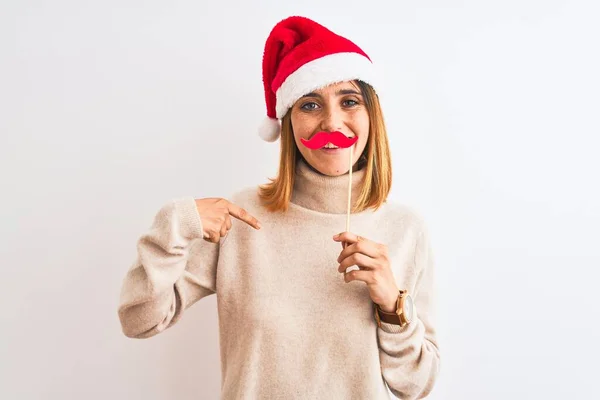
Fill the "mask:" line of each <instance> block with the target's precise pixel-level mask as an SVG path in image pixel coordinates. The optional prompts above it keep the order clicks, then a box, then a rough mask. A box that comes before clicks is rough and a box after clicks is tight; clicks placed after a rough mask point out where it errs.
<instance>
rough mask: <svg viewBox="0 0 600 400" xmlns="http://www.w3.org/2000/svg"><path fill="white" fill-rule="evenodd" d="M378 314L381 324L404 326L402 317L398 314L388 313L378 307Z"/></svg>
mask: <svg viewBox="0 0 600 400" xmlns="http://www.w3.org/2000/svg"><path fill="white" fill-rule="evenodd" d="M377 314H379V319H380V320H381V322H387V323H388V324H395V325H402V322H401V321H400V317H399V316H398V314H396V313H388V312H385V311H383V310H381V309H380V308H379V307H377Z"/></svg>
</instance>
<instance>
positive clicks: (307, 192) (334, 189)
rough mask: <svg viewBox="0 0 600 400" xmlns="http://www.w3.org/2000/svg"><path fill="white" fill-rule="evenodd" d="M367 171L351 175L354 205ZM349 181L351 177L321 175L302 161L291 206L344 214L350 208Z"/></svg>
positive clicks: (296, 177)
mask: <svg viewBox="0 0 600 400" xmlns="http://www.w3.org/2000/svg"><path fill="white" fill-rule="evenodd" d="M365 169H366V168H364V167H363V168H362V169H359V170H357V171H354V170H353V171H352V204H354V202H355V201H356V200H357V199H358V195H359V194H360V190H361V188H362V184H363V181H364V177H365ZM348 179H349V174H348V173H346V174H344V175H340V176H329V175H324V174H321V173H320V172H318V171H316V170H314V169H313V168H312V167H311V166H310V165H308V164H307V161H305V160H304V159H303V158H302V157H300V158H299V159H298V161H297V162H296V173H295V178H294V189H293V192H292V198H291V202H292V203H294V204H296V205H299V206H301V207H304V208H308V209H311V210H314V211H318V212H323V213H329V214H345V213H346V211H347V208H348Z"/></svg>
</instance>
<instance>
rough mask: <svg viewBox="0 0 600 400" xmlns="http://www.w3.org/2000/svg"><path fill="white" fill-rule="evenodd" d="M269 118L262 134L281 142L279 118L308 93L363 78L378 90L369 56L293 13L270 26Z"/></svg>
mask: <svg viewBox="0 0 600 400" xmlns="http://www.w3.org/2000/svg"><path fill="white" fill-rule="evenodd" d="M262 68H263V83H264V89H265V101H266V105H267V118H266V119H265V120H264V122H263V123H262V124H261V126H260V128H259V136H260V137H261V138H262V139H263V140H265V141H267V142H274V141H276V140H277V139H278V138H279V136H280V134H281V122H280V119H281V118H282V117H283V116H284V115H285V114H286V113H287V111H288V110H289V109H290V108H291V107H292V106H293V105H294V103H295V102H296V100H298V99H299V98H300V97H302V96H303V95H305V94H307V93H310V92H312V91H314V90H317V89H320V88H323V87H325V86H327V85H329V84H332V83H337V82H343V81H350V80H354V79H358V80H361V81H364V82H366V83H369V84H370V85H371V86H373V88H374V89H375V90H377V85H376V81H377V76H376V73H375V69H374V67H373V63H372V62H371V59H370V58H369V56H367V54H366V53H365V52H364V51H362V50H361V49H360V47H358V46H357V45H356V44H354V43H352V42H351V41H350V40H348V39H346V38H344V37H342V36H339V35H337V34H335V33H333V32H332V31H330V30H329V29H327V28H325V27H324V26H322V25H320V24H318V23H316V22H315V21H312V20H310V19H308V18H305V17H299V16H292V17H289V18H286V19H284V20H283V21H281V22H279V23H278V24H277V25H275V27H274V28H273V29H272V30H271V33H270V34H269V37H268V38H267V41H266V43H265V50H264V54H263V62H262Z"/></svg>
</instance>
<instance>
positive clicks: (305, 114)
mask: <svg viewBox="0 0 600 400" xmlns="http://www.w3.org/2000/svg"><path fill="white" fill-rule="evenodd" d="M291 112H292V114H291V119H292V130H293V132H294V140H295V141H296V146H298V148H299V149H300V153H301V154H302V156H304V159H305V160H306V161H307V162H308V163H309V164H310V165H311V166H312V167H313V168H314V169H316V170H317V171H319V172H320V173H322V174H325V175H330V176H337V175H342V174H345V173H347V172H348V171H349V154H348V152H350V151H352V165H354V164H355V163H356V161H357V160H358V158H359V157H360V155H361V154H362V152H363V150H364V148H365V146H366V145H367V138H368V137H369V114H368V112H367V108H366V107H365V103H364V100H363V97H362V95H361V93H360V89H359V88H358V86H357V85H356V84H355V83H354V82H341V83H336V84H332V85H329V86H327V87H325V88H322V89H319V90H315V91H314V92H312V93H309V94H307V95H305V96H303V97H301V98H300V99H299V100H298V101H296V103H295V104H294V106H293V107H292V110H291ZM321 131H326V132H333V131H339V132H341V133H343V134H344V135H345V136H347V137H349V138H352V137H354V136H358V141H357V142H356V143H355V144H354V145H353V146H352V147H350V148H340V149H338V150H334V151H328V150H323V149H322V148H321V149H317V150H311V149H309V148H308V147H306V146H305V145H304V144H303V143H302V142H301V140H300V139H302V138H304V139H307V140H308V139H310V138H312V137H313V136H314V135H315V134H316V133H317V132H321Z"/></svg>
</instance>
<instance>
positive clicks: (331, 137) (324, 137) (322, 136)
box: [300, 131, 358, 150]
mask: <svg viewBox="0 0 600 400" xmlns="http://www.w3.org/2000/svg"><path fill="white" fill-rule="evenodd" d="M357 140H358V136H354V137H353V138H348V137H346V135H344V134H343V133H342V132H339V131H333V132H331V133H330V132H325V131H321V132H317V133H316V134H315V135H314V136H313V137H311V138H310V139H309V140H306V139H304V138H300V141H301V142H302V144H304V145H305V146H306V147H308V148H309V149H312V150H317V149H320V148H321V147H323V146H325V145H326V144H327V143H330V142H331V143H333V144H334V145H335V146H338V147H341V148H347V147H350V146H352V145H353V144H354V143H356V141H357Z"/></svg>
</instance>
